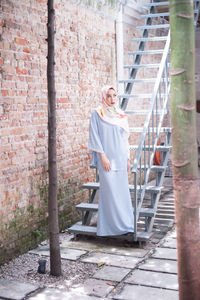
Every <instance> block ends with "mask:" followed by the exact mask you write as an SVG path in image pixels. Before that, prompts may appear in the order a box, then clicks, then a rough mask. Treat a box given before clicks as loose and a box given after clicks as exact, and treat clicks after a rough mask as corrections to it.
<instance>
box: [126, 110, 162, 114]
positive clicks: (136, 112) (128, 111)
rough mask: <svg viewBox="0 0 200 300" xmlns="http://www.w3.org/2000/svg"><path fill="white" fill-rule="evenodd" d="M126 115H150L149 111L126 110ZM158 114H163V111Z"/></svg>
mask: <svg viewBox="0 0 200 300" xmlns="http://www.w3.org/2000/svg"><path fill="white" fill-rule="evenodd" d="M125 113H126V114H127V115H147V114H148V113H149V110H126V111H125ZM157 113H158V114H161V113H162V110H158V111H157ZM165 113H167V112H165Z"/></svg>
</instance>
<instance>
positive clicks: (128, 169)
mask: <svg viewBox="0 0 200 300" xmlns="http://www.w3.org/2000/svg"><path fill="white" fill-rule="evenodd" d="M130 169H131V163H130V159H128V161H127V171H128V172H129V171H130Z"/></svg>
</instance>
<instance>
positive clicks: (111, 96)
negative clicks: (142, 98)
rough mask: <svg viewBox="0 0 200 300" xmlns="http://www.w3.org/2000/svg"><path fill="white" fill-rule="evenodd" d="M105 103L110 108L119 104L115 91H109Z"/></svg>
mask: <svg viewBox="0 0 200 300" xmlns="http://www.w3.org/2000/svg"><path fill="white" fill-rule="evenodd" d="M105 102H106V103H107V104H108V106H114V105H115V104H116V102H117V94H116V92H115V90H113V89H109V90H108V92H107V94H106V99H105Z"/></svg>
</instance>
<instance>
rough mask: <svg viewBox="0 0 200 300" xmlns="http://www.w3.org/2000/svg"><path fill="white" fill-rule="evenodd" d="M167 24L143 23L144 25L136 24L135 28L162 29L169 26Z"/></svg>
mask: <svg viewBox="0 0 200 300" xmlns="http://www.w3.org/2000/svg"><path fill="white" fill-rule="evenodd" d="M169 27H170V25H169V24H159V25H144V26H137V27H136V29H139V30H145V29H148V30H150V29H162V28H169Z"/></svg>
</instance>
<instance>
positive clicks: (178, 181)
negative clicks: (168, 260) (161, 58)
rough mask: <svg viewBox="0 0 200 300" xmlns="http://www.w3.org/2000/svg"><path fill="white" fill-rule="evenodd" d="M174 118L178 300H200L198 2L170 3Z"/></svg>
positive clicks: (176, 1)
mask: <svg viewBox="0 0 200 300" xmlns="http://www.w3.org/2000/svg"><path fill="white" fill-rule="evenodd" d="M170 28H171V117H172V154H173V180H174V191H175V209H176V227H177V246H178V278H179V299H180V300H199V299H200V210H199V208H200V195H199V182H198V163H197V157H198V156H197V140H196V120H195V118H196V103H195V80H194V69H195V59H194V56H195V47H194V12H193V1H190V0H184V1H183V0H170Z"/></svg>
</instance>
